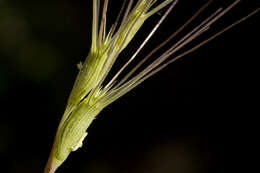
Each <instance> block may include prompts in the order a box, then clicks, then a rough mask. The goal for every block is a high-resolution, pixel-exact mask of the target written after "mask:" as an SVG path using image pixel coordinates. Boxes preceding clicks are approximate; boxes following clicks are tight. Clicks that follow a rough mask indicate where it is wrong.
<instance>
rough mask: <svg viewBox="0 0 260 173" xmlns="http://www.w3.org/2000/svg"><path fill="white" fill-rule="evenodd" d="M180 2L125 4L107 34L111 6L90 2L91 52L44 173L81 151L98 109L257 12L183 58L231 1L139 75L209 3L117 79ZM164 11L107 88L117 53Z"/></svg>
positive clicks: (148, 0)
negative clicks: (91, 16)
mask: <svg viewBox="0 0 260 173" xmlns="http://www.w3.org/2000/svg"><path fill="white" fill-rule="evenodd" d="M178 1H179V0H164V1H162V2H160V3H158V2H156V0H139V1H137V3H136V4H135V3H134V2H133V0H129V1H128V2H127V1H126V0H125V1H124V3H123V6H122V8H121V10H120V12H119V15H118V17H117V19H116V21H115V23H114V25H112V27H111V28H110V29H107V10H108V6H109V0H104V3H103V5H102V7H101V3H100V0H93V20H92V44H91V49H90V52H89V54H88V56H87V58H86V60H85V62H84V63H80V64H78V68H79V73H78V76H77V78H76V81H75V83H74V86H73V89H72V91H71V94H70V97H69V99H68V103H67V107H66V109H65V112H64V114H63V117H62V119H61V122H60V124H59V127H58V130H57V133H56V137H55V140H54V144H53V148H52V151H51V154H50V157H49V161H48V163H47V166H46V168H45V173H51V172H52V173H53V172H55V170H56V169H57V168H58V167H59V166H60V165H61V164H62V163H63V162H64V161H65V160H66V159H67V157H68V156H69V154H70V153H71V152H73V151H75V150H77V149H78V148H79V147H81V146H82V142H83V140H84V138H85V137H86V136H87V132H86V131H87V129H88V127H89V126H90V124H91V123H92V121H93V120H94V119H95V117H96V116H97V115H98V114H99V113H100V111H102V109H104V108H105V107H106V106H108V105H109V104H111V103H112V102H114V101H115V100H117V99H118V98H120V97H121V96H123V95H124V94H126V93H127V92H129V91H130V90H132V89H133V88H135V87H136V86H138V85H139V84H141V83H142V82H143V81H144V80H146V79H148V78H149V77H151V76H152V75H154V74H155V73H157V72H158V71H160V70H162V69H163V68H165V67H166V66H167V65H169V64H170V63H172V62H174V61H176V60H177V59H179V58H181V57H183V56H185V55H187V54H189V53H191V52H192V51H194V50H196V49H198V48H199V47H201V46H202V45H204V44H206V43H207V42H209V41H211V40H212V39H214V38H215V37H217V36H219V35H220V34H221V33H223V32H225V31H227V30H229V29H230V28H232V27H233V26H235V25H237V24H239V23H240V22H242V21H244V20H245V19H246V18H248V17H250V16H252V15H253V14H255V13H257V12H259V8H258V9H257V10H255V11H254V12H252V13H251V14H249V15H248V16H246V17H244V18H242V19H241V20H239V21H237V22H235V23H234V24H232V25H230V26H228V27H227V28H224V29H223V30H221V31H219V32H218V33H216V34H214V35H213V36H212V37H210V38H208V39H206V40H204V41H201V42H200V43H199V44H197V45H195V46H194V47H192V48H190V49H188V50H186V51H184V52H181V50H182V49H183V48H184V47H185V46H186V45H188V44H189V43H191V42H192V41H193V40H195V39H197V38H198V37H199V36H200V35H201V34H203V33H205V32H206V31H207V30H209V28H210V27H211V26H212V24H214V23H215V22H216V21H217V20H219V19H220V18H221V17H222V16H223V15H225V14H226V13H227V12H228V11H230V10H231V9H232V8H233V7H234V6H235V5H237V4H238V2H239V0H235V1H234V2H233V3H232V4H230V5H229V6H228V7H227V8H224V9H222V8H219V9H216V11H214V12H213V13H212V15H210V16H208V17H206V18H205V19H204V20H203V21H201V23H199V24H198V25H197V26H196V27H194V29H192V30H191V31H190V32H188V33H187V34H186V35H185V36H183V37H182V38H181V39H179V40H178V41H176V42H175V43H174V44H173V45H171V46H170V48H169V49H168V50H167V51H165V52H164V53H162V54H161V55H160V56H159V57H158V58H157V59H155V60H154V61H153V62H152V63H150V64H149V65H148V66H146V67H144V68H143V69H140V68H141V67H142V66H143V64H144V62H146V61H147V60H148V59H149V58H150V57H151V56H152V55H153V54H154V53H155V52H157V51H158V50H160V49H161V48H162V47H164V46H165V45H166V44H167V43H169V41H171V40H173V39H174V38H175V37H176V36H177V35H178V34H179V33H180V32H182V30H183V29H184V28H186V27H187V26H188V25H189V24H190V23H191V22H193V20H194V19H195V18H196V17H197V16H199V15H200V14H201V12H202V11H204V10H205V9H206V8H207V7H208V6H209V5H210V4H211V2H212V0H210V1H209V2H208V3H206V4H205V5H204V6H202V7H201V8H200V9H199V10H198V11H197V12H196V13H195V14H194V15H193V16H192V17H191V18H190V19H189V20H187V22H186V23H184V24H183V25H182V26H181V27H180V28H179V29H178V30H177V31H176V32H174V33H173V34H172V35H171V36H170V37H169V38H168V39H167V40H165V41H163V42H162V43H161V44H160V45H158V46H157V47H156V48H155V49H154V50H152V51H151V52H150V53H149V54H148V55H147V56H146V57H144V58H143V59H142V60H141V61H140V62H139V63H138V64H137V65H136V66H134V67H133V68H132V69H130V70H129V71H128V72H127V73H126V74H125V75H124V76H121V78H119V76H120V75H121V74H122V72H123V71H124V70H126V69H127V68H126V67H128V66H129V64H130V63H131V62H132V61H133V60H134V59H135V58H136V57H137V56H138V54H139V52H140V51H141V50H142V48H143V47H144V46H145V45H146V43H147V42H148V41H149V40H150V38H151V37H152V36H153V34H154V33H155V32H156V30H157V29H158V28H159V26H160V25H161V23H162V22H163V21H164V20H165V19H166V17H167V16H168V14H169V13H170V12H171V11H172V10H173V9H174V7H175V6H176V5H177V3H178ZM155 2H156V3H155ZM166 6H167V10H166V12H165V13H164V14H163V15H162V16H161V18H160V20H159V21H158V22H157V24H156V25H155V26H154V27H153V29H152V30H151V32H150V34H149V35H148V36H147V37H146V38H145V40H144V41H143V42H142V44H141V45H140V46H139V47H138V48H137V50H136V51H135V52H134V53H133V54H132V56H131V57H129V59H128V61H127V62H126V63H125V64H123V65H122V67H121V68H120V69H119V70H118V71H117V73H116V74H115V75H114V76H113V77H112V79H111V80H110V81H109V82H108V83H107V84H105V83H104V80H105V79H106V78H107V76H108V74H109V72H110V70H111V68H112V67H113V65H114V63H115V62H116V60H117V59H118V58H122V57H120V53H121V52H122V51H123V50H124V49H126V48H127V46H128V44H129V43H130V42H131V40H132V39H133V38H134V36H135V35H136V33H137V32H138V31H139V29H140V28H141V27H142V25H143V24H144V22H145V21H146V20H147V19H148V18H150V17H151V16H152V15H154V14H155V13H157V12H158V11H160V10H161V9H163V8H165V7H166ZM99 16H100V17H99ZM99 20H100V21H99ZM130 53H131V52H130ZM137 70H139V72H138V73H137V74H135V73H136V72H137ZM134 74H135V75H134Z"/></svg>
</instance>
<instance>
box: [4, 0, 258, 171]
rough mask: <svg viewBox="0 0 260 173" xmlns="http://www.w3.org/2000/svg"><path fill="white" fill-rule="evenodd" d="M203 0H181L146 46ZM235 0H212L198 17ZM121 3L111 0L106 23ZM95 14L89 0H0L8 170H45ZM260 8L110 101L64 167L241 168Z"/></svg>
mask: <svg viewBox="0 0 260 173" xmlns="http://www.w3.org/2000/svg"><path fill="white" fill-rule="evenodd" d="M205 2H206V0H197V1H188V0H183V1H181V2H180V3H179V4H178V5H177V7H176V9H175V10H174V11H173V12H172V13H171V15H170V16H169V18H168V20H166V21H165V23H164V24H163V25H162V27H161V28H160V30H159V31H158V33H157V35H155V37H154V39H152V42H151V43H150V44H149V45H148V46H147V47H146V48H145V50H144V53H143V55H144V54H147V52H149V50H151V49H153V48H154V46H155V45H156V44H158V43H160V42H161V41H163V40H164V39H165V38H167V37H168V36H169V35H170V34H171V33H172V32H173V31H174V30H176V29H177V28H178V27H179V26H181V24H183V23H184V22H185V20H187V19H188V18H189V17H190V16H191V15H192V14H193V13H194V12H195V11H196V10H197V9H198V8H199V7H200V6H201V5H203V3H205ZM231 2H232V1H231V0H228V1H224V0H222V1H215V2H214V3H213V5H212V6H211V7H210V8H209V10H208V11H206V12H205V13H204V14H203V15H202V16H200V17H199V19H203V17H206V16H207V15H208V14H210V11H213V10H214V9H217V7H220V6H221V5H223V6H226V5H227V4H229V3H231ZM120 4H121V1H113V2H112V4H111V5H110V6H109V21H108V22H109V24H111V23H112V22H113V19H115V16H116V14H117V13H118V10H119V7H120ZM256 8H257V3H256V1H243V2H242V3H241V4H239V5H238V6H237V7H236V8H235V9H233V10H232V11H231V12H230V13H229V14H227V15H226V16H225V17H224V18H223V19H221V20H220V21H219V22H218V23H217V24H215V25H214V27H213V28H212V29H211V30H209V31H208V34H205V35H204V36H202V38H206V37H207V36H210V35H211V34H213V33H215V32H216V31H217V30H219V29H221V28H223V27H225V26H227V25H228V24H231V23H232V22H234V21H236V20H237V19H239V18H241V17H243V16H245V15H246V14H248V13H249V12H251V11H253V10H254V9H256ZM91 14H92V12H91V1H90V0H89V1H87V0H63V1H61V0H57V1H53V0H38V1H32V0H23V1H20V0H0V98H1V113H0V116H1V120H0V159H1V162H0V164H1V169H2V170H4V171H1V172H7V173H9V172H10V173H18V172H19V173H23V172H26V173H35V172H42V171H43V168H44V166H45V163H46V161H47V158H48V155H49V152H50V149H51V145H52V142H53V138H54V135H55V131H56V128H57V126H58V123H59V120H60V118H61V115H62V112H63V111H64V108H65V104H66V100H67V98H68V95H69V93H70V90H71V88H72V85H73V82H74V79H75V77H76V74H77V72H78V70H77V68H76V64H77V63H78V62H79V61H83V60H84V58H85V57H86V55H87V53H88V50H89V47H90V41H91ZM257 17H259V14H258V15H255V16H254V17H252V18H250V19H248V20H247V21H245V22H243V23H242V24H240V25H239V26H237V27H235V28H233V29H232V30H230V31H228V32H226V33H225V34H223V35H222V36H221V37H218V38H217V39H215V40H214V41H212V42H210V43H208V44H207V45H205V46H203V47H202V48H200V49H199V50H197V51H196V52H194V53H191V54H190V55H188V56H186V57H184V58H183V59H181V60H179V61H177V62H176V63H174V64H171V65H170V66H168V67H167V68H166V69H164V70H163V71H161V72H159V73H158V74H156V75H155V76H153V77H152V78H151V79H148V80H147V81H145V82H144V83H143V84H141V85H140V86H138V87H137V88H136V89H134V90H133V91H131V92H130V93H128V94H127V95H125V96H124V97H122V98H120V99H119V100H117V101H116V102H114V103H113V104H111V105H110V106H108V107H107V108H105V109H104V110H103V111H102V112H101V113H100V115H99V116H98V117H97V119H96V120H95V121H94V123H93V124H92V125H91V126H90V128H89V129H88V133H89V135H88V137H87V139H86V140H85V141H84V146H83V148H81V149H79V150H78V151H76V152H74V153H72V154H71V155H70V157H69V158H68V159H67V161H66V162H65V163H64V165H63V166H62V167H61V168H60V169H59V170H58V171H57V173H59V172H60V173H65V172H80V173H175V172H176V173H215V172H216V173H217V172H223V171H224V170H227V171H229V170H230V171H231V172H232V170H233V169H234V168H240V167H241V165H243V164H244V163H245V160H244V159H245V158H247V157H244V156H243V157H242V154H247V153H250V152H254V150H253V148H252V147H248V146H247V147H245V145H244V144H245V143H247V144H250V145H252V143H253V139H254V137H251V135H252V132H253V131H254V128H255V127H256V125H255V123H253V122H254V121H253V120H252V118H253V116H255V115H257V113H256V112H254V108H257V101H254V100H253V99H254V98H257V96H256V92H255V91H256V89H257V84H256V83H257V81H258V80H259V77H258V75H257V71H259V70H258V68H259V67H258V65H257V63H256V62H257V59H258V58H259V52H258V49H259V43H258V41H259V34H258V32H257V31H259V27H258V26H257V24H259V22H257ZM159 18H160V14H156V15H155V16H154V17H153V18H152V19H151V20H149V21H148V22H147V24H146V25H145V26H144V27H143V28H142V30H141V34H139V35H138V36H137V39H135V40H133V43H131V44H130V45H129V49H128V51H129V52H133V51H134V50H135V49H136V48H137V47H136V44H135V43H139V42H140V40H141V38H144V37H145V34H143V33H148V32H149V30H150V29H151V25H152V24H154V22H155V21H156V20H158V19H159ZM197 22H199V20H197V21H195V23H197ZM192 26H194V25H191V26H190V27H188V29H191V28H192ZM196 43H197V42H196V41H195V42H194V43H193V44H191V45H195V44H196ZM124 57H125V56H122V57H121V58H124ZM237 161H239V162H237ZM239 163H241V164H239ZM230 171H229V172H230Z"/></svg>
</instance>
